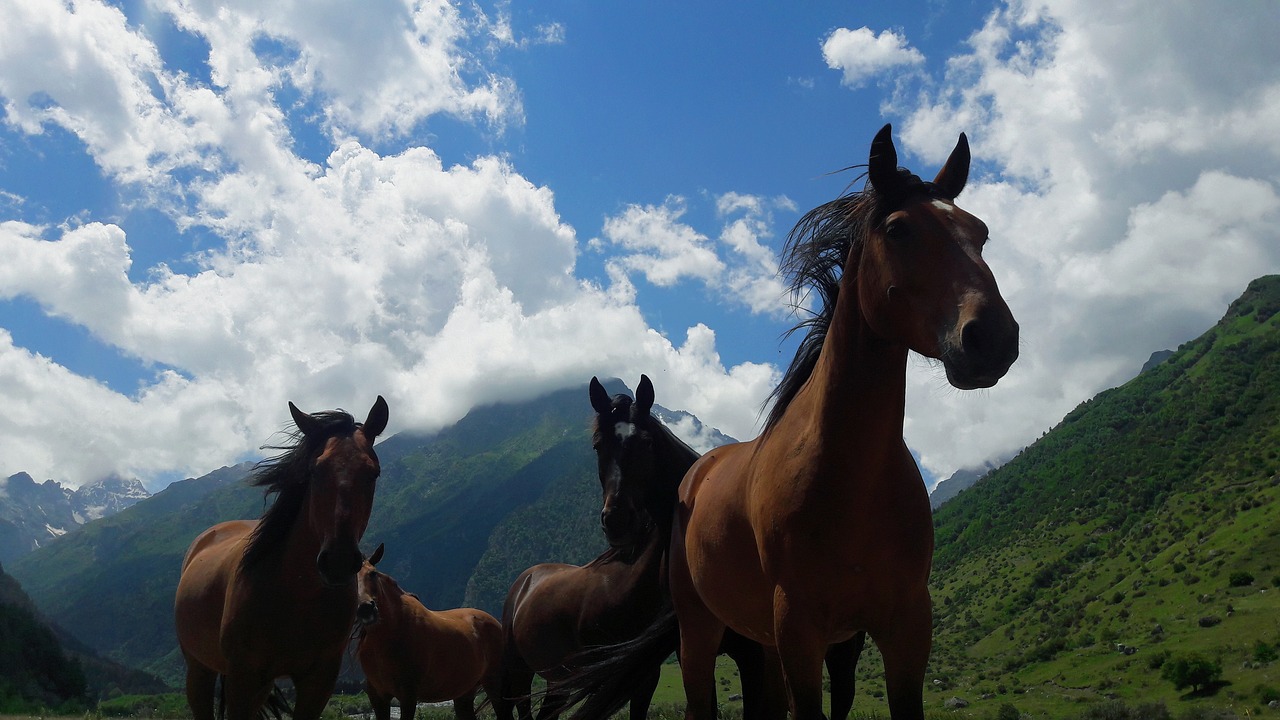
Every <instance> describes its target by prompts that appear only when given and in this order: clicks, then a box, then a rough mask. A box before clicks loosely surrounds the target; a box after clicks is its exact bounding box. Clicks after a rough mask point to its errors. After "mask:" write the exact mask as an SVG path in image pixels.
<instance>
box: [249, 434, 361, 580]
mask: <svg viewBox="0 0 1280 720" xmlns="http://www.w3.org/2000/svg"><path fill="white" fill-rule="evenodd" d="M311 418H312V420H314V421H315V422H316V423H317V424H318V425H319V426H320V429H321V431H320V432H318V433H316V434H315V436H314V437H309V436H306V435H303V434H302V431H301V430H299V429H297V428H295V429H294V430H292V431H291V432H288V433H287V435H288V437H287V442H286V443H285V444H283V445H264V446H263V449H264V450H280V451H281V452H280V454H278V455H275V456H274V457H270V458H267V459H266V460H263V461H262V462H259V463H258V464H257V465H255V466H254V469H253V476H252V477H250V479H249V484H250V485H252V486H254V487H261V488H265V489H266V490H265V492H264V493H263V496H264V502H265V498H268V497H270V496H271V495H272V494H273V493H274V494H275V495H276V500H275V502H273V503H272V504H271V506H270V507H268V508H267V509H266V511H265V512H263V513H262V518H261V519H260V520H259V521H258V526H257V527H255V528H254V529H253V533H252V534H251V535H250V536H249V544H248V545H247V546H246V547H245V550H244V556H243V557H241V559H240V569H241V570H248V569H249V568H251V567H252V566H253V565H254V564H255V563H257V562H258V561H259V560H261V559H262V557H263V556H264V555H266V554H267V553H268V552H269V551H270V550H271V549H272V548H273V547H275V546H276V545H277V544H279V543H280V542H283V541H284V538H285V536H286V535H287V534H288V533H289V528H290V527H291V526H292V525H293V521H294V519H296V518H297V516H298V511H299V510H301V508H302V503H303V500H304V499H305V498H306V495H307V487H308V480H310V469H311V459H312V458H313V457H314V456H315V454H316V453H318V452H320V451H321V450H322V449H323V448H324V446H325V443H327V442H328V441H329V438H332V437H338V436H340V435H350V434H352V433H354V432H355V431H356V429H357V428H359V427H360V423H357V422H356V420H355V418H354V417H352V416H351V415H350V414H349V413H346V412H344V411H342V410H327V411H325V412H318V413H314V414H312V415H311Z"/></svg>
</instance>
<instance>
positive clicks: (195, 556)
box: [174, 396, 388, 720]
mask: <svg viewBox="0 0 1280 720" xmlns="http://www.w3.org/2000/svg"><path fill="white" fill-rule="evenodd" d="M289 412H290V414H291V415H292V417H293V421H294V424H295V425H296V428H297V429H296V431H295V432H293V433H292V435H291V437H290V440H289V442H287V443H286V444H284V445H278V446H269V447H270V449H273V450H280V451H281V452H280V454H278V455H276V456H275V457H273V458H270V459H268V460H264V461H263V462H261V463H259V464H258V466H257V468H256V472H255V474H254V476H253V477H252V479H251V480H250V482H251V484H253V485H256V486H258V487H263V488H265V490H266V494H267V495H268V496H270V495H271V494H275V495H276V498H275V501H274V502H273V503H272V504H271V506H270V507H268V508H267V510H266V511H265V512H264V513H263V515H262V517H261V519H259V520H232V521H229V522H223V523H219V524H217V525H214V526H213V527H211V528H209V529H208V530H205V531H204V532H202V533H200V535H198V536H197V537H196V538H195V540H194V541H193V542H192V543H191V546H190V547H189V548H188V549H187V553H186V556H185V558H184V559H183V561H182V575H181V577H180V578H179V580H178V590H177V595H176V597H175V599H174V620H175V625H176V628H177V635H178V646H179V648H180V649H181V651H182V656H183V658H184V659H185V660H186V664H187V677H186V694H187V703H188V704H189V705H190V706H191V713H192V715H193V717H194V718H195V720H213V718H214V693H215V687H216V685H217V681H218V679H219V677H221V679H222V689H221V695H220V697H221V700H222V708H223V709H224V710H225V711H226V713H227V714H228V715H229V716H230V720H250V718H254V717H257V715H258V713H259V712H261V711H262V710H263V708H264V705H265V704H266V703H267V701H268V699H269V697H270V696H271V693H272V690H273V689H274V687H275V685H274V683H275V680H276V679H278V678H282V677H289V678H291V679H292V680H293V684H294V688H295V689H296V692H297V697H296V702H295V706H294V710H293V716H294V718H295V719H296V720H314V719H315V718H318V717H319V716H320V713H321V711H323V710H324V707H325V703H326V702H328V699H329V696H330V695H331V694H332V692H333V687H334V683H335V681H336V679H337V677H338V671H339V669H340V666H341V664H342V656H343V653H344V652H345V650H346V648H347V643H348V641H349V639H350V637H351V628H352V624H353V623H354V621H355V613H356V582H355V578H356V573H357V572H358V571H359V570H360V566H361V562H362V560H363V555H362V553H361V552H360V548H359V543H360V538H361V536H362V535H363V534H364V531H365V526H366V525H367V524H368V522H369V513H370V511H371V510H372V507H373V495H374V490H375V488H376V486H377V478H378V474H379V471H380V468H379V465H378V455H377V453H375V452H374V450H373V441H374V439H375V438H376V437H377V436H378V435H379V434H380V433H381V432H382V431H383V430H384V429H386V426H387V414H388V411H387V402H386V400H383V399H382V397H381V396H379V397H378V399H377V401H376V402H375V403H374V404H373V407H372V408H371V409H370V410H369V414H368V416H367V417H366V419H365V421H364V422H363V423H357V422H356V421H355V419H354V418H353V417H352V416H351V415H349V414H347V413H345V412H342V411H341V410H333V411H327V412H320V413H316V414H314V415H308V414H306V413H304V412H302V411H301V410H299V409H298V408H297V407H296V406H295V405H294V404H293V403H289ZM219 716H221V713H219Z"/></svg>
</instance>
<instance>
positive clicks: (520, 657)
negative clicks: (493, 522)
mask: <svg viewBox="0 0 1280 720" xmlns="http://www.w3.org/2000/svg"><path fill="white" fill-rule="evenodd" d="M590 397H591V406H592V408H593V409H594V410H595V413H596V414H595V417H594V419H593V433H592V446H593V447H594V449H595V452H596V459H597V465H598V470H599V477H600V485H601V489H602V491H603V497H604V499H603V509H602V510H601V512H600V526H601V528H602V529H603V531H604V534H605V538H606V539H607V540H608V542H609V545H610V548H609V550H607V551H605V552H604V553H603V554H602V555H600V556H599V557H597V558H596V559H595V560H593V561H591V562H590V563H588V564H587V565H583V566H576V565H566V564H561V563H546V564H542V565H536V566H534V567H531V568H529V569H528V570H525V571H524V572H523V573H521V575H520V577H519V578H517V579H516V581H515V583H513V584H512V586H511V590H510V592H509V593H508V595H507V600H506V603H505V605H504V607H503V623H502V624H503V632H504V634H505V638H506V643H505V648H506V654H505V659H504V662H503V667H504V682H503V697H504V698H508V699H514V700H515V704H516V706H517V707H518V708H519V711H520V718H521V720H531V718H532V708H531V702H530V698H529V690H530V685H531V682H532V679H533V675H534V673H535V672H536V673H537V674H539V675H541V676H542V677H544V678H546V679H547V681H548V690H547V692H546V694H545V695H543V697H542V706H541V708H540V710H539V712H538V718H539V720H547V719H548V718H552V717H554V716H555V715H557V714H558V713H559V712H560V711H561V710H562V709H563V708H564V706H565V705H566V704H567V703H568V702H569V700H570V698H571V697H572V696H573V692H572V689H570V688H560V687H559V686H558V684H557V683H558V682H559V681H562V680H564V679H565V678H567V677H569V676H571V675H572V673H571V669H572V667H573V666H574V664H575V662H576V660H577V659H578V658H589V657H590V652H589V649H590V648H593V647H596V646H605V645H607V644H610V643H617V642H619V641H622V640H629V639H631V638H634V637H636V636H638V635H639V634H640V633H641V632H642V631H643V630H644V629H645V628H646V627H648V625H649V624H650V623H651V622H653V621H654V620H655V619H656V618H658V617H660V616H661V615H662V613H663V612H664V611H667V610H669V593H668V591H667V587H666V574H665V563H666V556H667V550H668V547H669V544H670V539H671V518H672V517H673V515H672V513H673V511H674V508H675V503H676V497H677V491H678V487H679V484H680V481H681V479H682V478H684V475H685V473H686V472H687V471H688V469H689V468H690V467H691V466H692V465H693V463H694V461H696V460H697V459H698V453H697V452H696V451H694V450H693V449H692V448H690V447H689V446H688V445H686V444H685V443H684V442H683V441H681V440H680V439H679V438H678V437H676V436H675V434H674V433H672V432H671V430H670V429H668V428H667V427H666V425H664V424H663V423H662V422H661V421H659V420H658V419H657V418H656V417H654V416H653V414H652V408H653V402H654V390H653V383H652V382H651V381H650V380H649V378H648V376H646V375H641V376H640V383H639V384H638V385H637V386H636V397H635V400H634V401H632V399H631V398H630V397H627V396H626V395H615V396H613V397H612V398H610V397H609V394H608V392H607V391H606V390H605V389H604V386H603V385H601V384H600V381H599V380H598V379H596V378H592V379H591V384H590ZM862 639H863V638H862V636H858V637H857V638H855V639H854V640H853V641H849V642H847V643H845V644H843V645H841V646H835V647H833V648H832V649H831V652H830V655H829V657H828V668H829V670H830V671H831V674H832V677H833V678H834V679H833V682H832V690H831V694H832V707H833V712H834V713H835V715H836V716H837V717H839V718H842V719H843V718H844V717H845V716H846V715H847V714H848V712H849V709H850V707H851V706H852V703H853V691H854V668H855V666H856V664H857V660H858V653H859V652H860V651H861V648H862ZM675 650H676V646H675V642H674V638H672V642H671V644H670V647H669V648H666V649H663V650H660V651H658V652H657V653H656V654H655V655H654V657H653V658H652V660H651V661H650V662H647V663H646V664H644V665H643V666H640V667H636V669H635V670H634V671H632V672H628V673H627V674H626V676H625V677H621V678H619V685H620V689H619V690H618V692H617V694H616V699H617V702H616V706H615V707H614V708H612V709H611V710H610V712H608V713H605V714H606V715H608V714H612V710H616V709H618V708H620V707H621V705H622V704H623V703H630V716H631V718H632V720H643V719H644V717H645V715H646V714H647V711H648V708H649V703H650V700H651V699H652V696H653V692H654V689H655V688H656V686H657V682H658V677H659V674H660V670H661V664H662V661H663V660H664V659H665V657H666V655H669V654H670V653H671V652H674V651H675ZM583 651H588V654H587V655H580V654H579V653H582V652H583ZM721 651H722V652H724V653H727V654H728V655H730V656H731V657H732V658H733V659H734V661H735V662H736V663H737V664H738V667H739V673H740V676H741V679H742V685H743V690H744V693H745V695H746V697H745V699H744V707H743V712H744V715H745V716H746V717H747V719H748V720H757V718H764V717H777V716H779V715H781V714H782V712H785V707H779V706H778V705H777V704H776V702H775V703H774V706H773V712H772V713H771V714H765V713H766V712H768V711H767V710H766V708H768V707H769V697H768V694H767V692H766V690H765V689H766V683H767V682H768V677H767V676H766V675H765V672H766V670H767V666H766V657H765V655H764V654H763V653H762V649H761V648H760V646H759V645H758V644H756V643H752V642H750V641H748V640H745V639H744V638H742V637H741V636H739V635H737V634H736V633H732V632H729V633H726V634H725V638H724V641H723V643H722V646H721ZM775 664H776V661H775ZM494 704H495V708H496V709H497V711H498V718H499V720H509V719H510V717H511V710H510V701H509V700H504V701H495V703H494Z"/></svg>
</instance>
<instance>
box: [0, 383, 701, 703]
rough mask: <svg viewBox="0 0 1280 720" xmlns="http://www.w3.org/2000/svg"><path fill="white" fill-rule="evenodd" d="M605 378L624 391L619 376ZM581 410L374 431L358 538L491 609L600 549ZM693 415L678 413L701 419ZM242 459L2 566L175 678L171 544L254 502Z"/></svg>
mask: <svg viewBox="0 0 1280 720" xmlns="http://www.w3.org/2000/svg"><path fill="white" fill-rule="evenodd" d="M605 387H606V389H607V390H608V391H609V392H610V393H619V392H628V391H627V389H626V387H625V386H624V385H623V384H622V383H621V381H618V380H611V381H606V382H605ZM659 393H661V388H659ZM395 411H396V409H395V408H394V407H392V409H391V412H392V413H395ZM591 418H592V410H591V405H590V400H589V395H588V391H587V388H586V385H585V384H584V385H582V386H581V387H578V388H573V389H570V390H564V391H560V392H555V393H551V394H550V395H547V396H545V397H542V398H538V399H536V400H533V401H529V402H520V403H505V404H498V405H492V406H488V407H479V408H475V409H473V410H472V411H471V412H470V413H469V414H468V415H467V416H466V417H464V418H463V419H462V420H460V421H458V422H457V423H456V424H455V425H453V426H452V427H449V428H445V429H443V430H441V431H440V432H438V433H434V434H431V435H420V434H412V433H400V434H398V435H395V436H393V437H391V438H388V439H386V440H384V441H383V442H380V443H379V444H378V445H377V448H376V449H377V452H378V457H379V459H380V462H381V465H382V475H381V477H380V479H379V481H378V490H377V496H376V498H375V501H374V510H373V515H372V516H371V518H370V522H369V527H368V530H367V531H366V533H365V536H364V540H363V542H362V545H363V546H364V548H365V550H366V551H371V550H372V549H373V548H374V547H376V546H377V545H378V543H386V557H385V559H384V560H383V561H382V563H381V564H380V565H379V569H381V570H384V571H386V572H388V573H390V574H391V575H393V576H395V577H396V578H397V579H398V580H399V581H400V583H401V584H402V585H404V586H405V587H406V588H407V589H408V590H410V591H412V592H415V593H417V594H418V595H419V596H420V597H421V598H422V600H423V601H424V602H425V603H426V604H427V605H428V606H429V607H433V608H446V607H457V606H460V605H463V604H464V603H470V604H474V605H476V606H479V607H482V608H484V609H486V610H488V611H490V612H493V613H500V612H501V604H502V600H503V598H504V597H505V595H506V591H507V588H508V586H509V585H510V584H511V582H512V581H513V580H514V579H515V577H516V575H517V574H518V573H519V572H520V571H521V570H523V569H524V568H525V567H528V566H529V565H533V564H536V563H539V562H547V561H552V560H555V561H565V562H585V561H587V560H589V559H591V558H593V557H595V556H596V555H597V554H599V553H600V552H602V551H603V550H604V541H603V538H602V537H601V535H600V530H599V526H598V517H599V508H600V482H599V479H598V478H597V476H596V472H597V471H596V459H595V454H594V453H593V452H592V450H591V441H590V426H589V423H590V420H591ZM696 420H697V419H696V418H693V417H692V416H687V417H683V416H680V417H679V418H678V421H680V422H682V423H684V424H685V425H687V426H688V427H689V428H701V423H697V422H696ZM695 423H696V425H695ZM701 429H702V435H703V436H704V437H707V438H719V437H723V436H721V435H720V434H719V433H718V431H715V430H714V429H711V428H701ZM250 470H251V468H250V467H249V466H247V465H241V466H236V467H234V468H223V469H222V470H220V471H218V473H214V474H212V475H210V476H206V477H203V478H196V479H189V480H185V481H182V482H178V483H174V484H173V485H170V486H169V487H168V488H166V489H165V490H163V491H161V492H158V493H156V494H155V495H154V496H152V497H150V498H148V499H146V500H143V501H141V502H138V503H137V504H135V505H133V506H132V507H129V508H127V509H125V510H123V511H121V512H119V513H117V514H116V515H113V516H110V517H107V518H104V519H102V520H98V521H96V522H92V523H89V524H88V525H86V526H85V527H84V528H83V529H82V530H80V531H78V532H75V533H71V534H68V535H66V536H64V537H61V538H59V539H57V540H56V541H54V542H50V543H47V544H46V546H44V547H41V548H39V549H37V550H35V551H34V552H31V553H30V554H28V555H26V556H24V557H22V558H20V559H19V560H17V561H16V562H15V563H14V564H13V567H12V572H13V574H14V576H15V577H17V578H18V579H19V580H20V581H21V582H22V583H23V586H24V587H26V588H27V591H28V592H29V593H30V594H31V597H32V598H33V599H34V601H35V602H36V604H37V605H38V606H39V607H40V608H41V610H42V611H43V612H44V613H45V614H46V615H47V616H48V617H50V618H52V619H53V620H55V621H56V622H57V623H58V624H60V625H61V626H63V627H65V628H66V629H67V630H68V631H69V632H70V633H72V634H73V635H75V636H76V637H78V638H80V639H81V640H83V641H84V642H85V643H86V644H88V645H89V646H91V647H93V648H94V649H96V650H97V651H98V652H100V653H102V654H104V655H105V656H107V657H109V658H111V659H113V660H116V661H119V662H123V663H125V664H128V665H131V666H134V667H138V668H142V669H146V670H148V671H151V672H155V673H156V674H158V675H160V676H161V677H163V678H164V679H166V680H167V681H168V682H170V683H171V684H173V685H175V686H176V685H179V684H180V683H181V659H180V657H179V656H178V654H177V649H176V642H175V639H174V631H173V622H172V614H173V610H172V607H173V593H174V590H175V588H176V586H177V580H178V570H179V567H180V565H181V561H182V556H183V554H184V553H185V551H186V549H187V546H188V545H189V543H190V542H191V540H192V539H193V538H194V537H195V536H196V535H197V534H198V533H199V532H200V531H202V530H204V529H205V528H207V527H209V526H210V525H213V524H214V523H216V522H219V521H221V520H227V519H232V518H252V517H257V516H258V515H259V514H261V512H262V510H263V507H264V505H263V495H262V491H261V490H260V489H256V488H251V487H249V486H248V485H246V484H245V483H243V482H241V480H242V479H243V478H244V476H245V475H246V474H248V472H249V471H250Z"/></svg>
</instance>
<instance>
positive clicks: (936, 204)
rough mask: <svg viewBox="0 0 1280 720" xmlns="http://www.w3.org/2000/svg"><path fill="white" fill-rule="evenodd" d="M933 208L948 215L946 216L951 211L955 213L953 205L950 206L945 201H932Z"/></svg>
mask: <svg viewBox="0 0 1280 720" xmlns="http://www.w3.org/2000/svg"><path fill="white" fill-rule="evenodd" d="M933 206H934V207H936V208H938V209H939V210H941V211H942V212H944V213H946V214H948V215H950V214H951V213H952V212H953V211H955V209H956V206H955V205H952V204H951V203H949V202H947V201H946V200H934V201H933Z"/></svg>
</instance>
